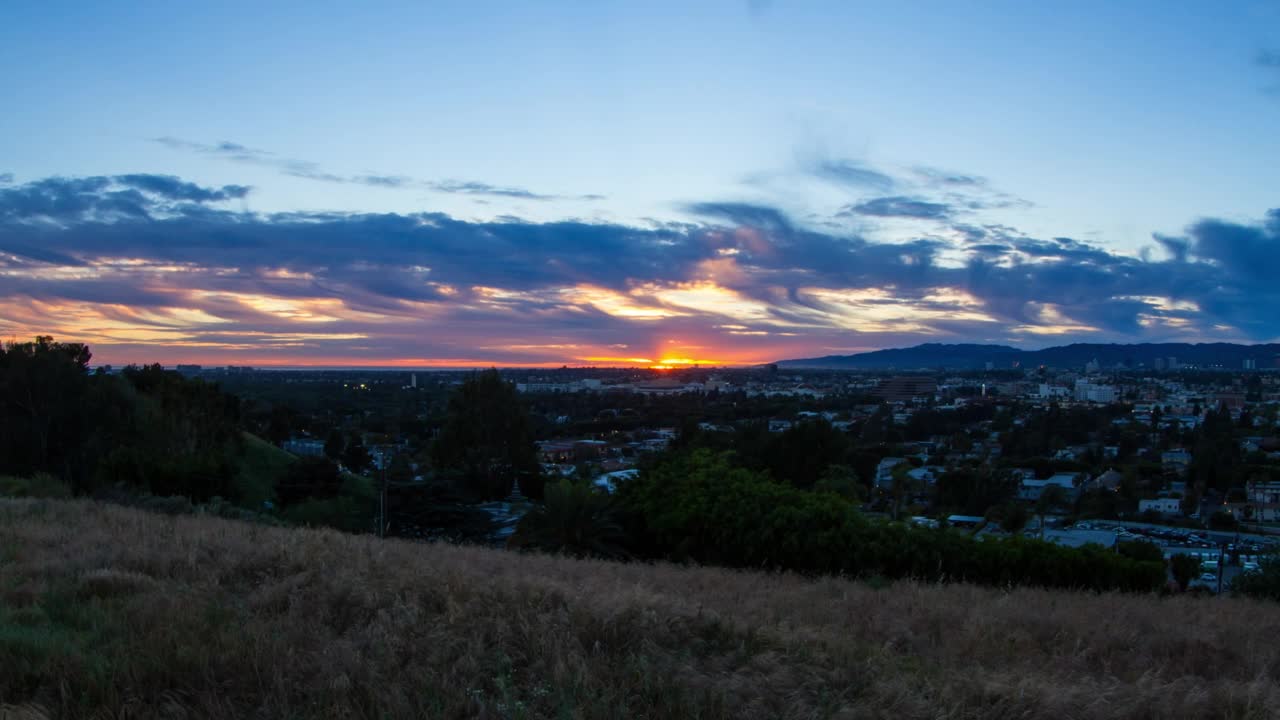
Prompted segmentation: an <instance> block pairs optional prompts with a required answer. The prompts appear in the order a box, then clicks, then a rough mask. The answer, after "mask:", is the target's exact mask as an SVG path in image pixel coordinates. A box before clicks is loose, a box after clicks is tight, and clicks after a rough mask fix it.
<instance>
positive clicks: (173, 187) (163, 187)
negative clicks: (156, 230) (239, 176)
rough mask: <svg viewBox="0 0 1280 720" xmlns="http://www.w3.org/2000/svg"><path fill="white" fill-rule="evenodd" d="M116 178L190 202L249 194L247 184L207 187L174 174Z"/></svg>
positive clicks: (217, 199) (128, 184)
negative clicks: (215, 187) (185, 180)
mask: <svg viewBox="0 0 1280 720" xmlns="http://www.w3.org/2000/svg"><path fill="white" fill-rule="evenodd" d="M114 180H115V181H116V182H118V183H120V184H121V185H126V186H129V187H133V188H137V189H138V190H142V191H143V192H149V193H154V194H156V195H159V196H161V197H164V198H167V199H169V200H186V201H188V202H197V203H205V202H220V201H223V200H233V199H240V198H243V197H245V196H246V195H248V194H249V189H250V188H249V187H248V186H246V185H223V186H222V187H221V188H217V189H214V188H205V187H200V186H199V185H196V184H195V183H189V182H184V181H182V180H181V179H179V178H176V177H174V176H172V175H137V174H135V175H117V176H116V177H115V178H114Z"/></svg>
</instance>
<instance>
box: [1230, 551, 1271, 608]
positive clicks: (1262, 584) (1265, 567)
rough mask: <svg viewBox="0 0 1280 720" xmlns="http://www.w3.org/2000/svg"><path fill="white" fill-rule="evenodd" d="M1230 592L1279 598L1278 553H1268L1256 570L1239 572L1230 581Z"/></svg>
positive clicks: (1266, 598)
mask: <svg viewBox="0 0 1280 720" xmlns="http://www.w3.org/2000/svg"><path fill="white" fill-rule="evenodd" d="M1231 592H1232V593H1234V594H1236V595H1244V596H1246V597H1254V598H1261V599H1265V600H1280V555H1268V556H1267V557H1264V558H1262V561H1261V562H1259V563H1258V569H1257V570H1250V571H1248V572H1243V573H1240V574H1239V575H1237V576H1236V578H1235V580H1233V581H1231Z"/></svg>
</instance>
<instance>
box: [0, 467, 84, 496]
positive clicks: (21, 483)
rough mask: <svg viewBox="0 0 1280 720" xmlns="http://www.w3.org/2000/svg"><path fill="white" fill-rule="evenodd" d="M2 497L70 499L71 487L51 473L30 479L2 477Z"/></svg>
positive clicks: (39, 474)
mask: <svg viewBox="0 0 1280 720" xmlns="http://www.w3.org/2000/svg"><path fill="white" fill-rule="evenodd" d="M0 495H9V496H11V497H29V498H69V497H71V486H70V485H68V484H67V483H65V482H63V481H62V480H59V479H58V478H56V477H54V476H53V475H50V474H49V473H36V474H34V475H32V476H31V477H29V478H18V477H10V476H0Z"/></svg>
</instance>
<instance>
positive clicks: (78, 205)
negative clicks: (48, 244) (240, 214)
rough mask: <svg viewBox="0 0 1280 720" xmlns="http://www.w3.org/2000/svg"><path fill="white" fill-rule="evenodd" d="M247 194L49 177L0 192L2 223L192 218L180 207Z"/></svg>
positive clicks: (146, 179)
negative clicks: (167, 215)
mask: <svg viewBox="0 0 1280 720" xmlns="http://www.w3.org/2000/svg"><path fill="white" fill-rule="evenodd" d="M249 190H250V188H248V187H247V186H244V185H224V186H222V187H221V188H206V187H201V186H199V185H196V184H194V183H189V182H184V181H182V180H180V179H179V178H176V177H173V176H171V175H147V174H132V175H115V176H109V177H108V176H96V177H86V178H62V177H52V178H46V179H44V180H39V181H36V182H32V183H27V184H25V185H18V186H14V187H6V188H3V189H0V220H15V221H48V222H88V221H104V222H105V221H114V220H123V219H134V220H151V219H152V218H153V216H155V215H163V214H165V213H168V212H177V211H179V210H181V211H184V212H195V211H194V209H191V208H186V209H184V208H182V207H181V205H182V204H189V203H195V204H204V203H216V202H223V201H226V200H232V199H239V198H243V197H245V196H246V195H248V193H249Z"/></svg>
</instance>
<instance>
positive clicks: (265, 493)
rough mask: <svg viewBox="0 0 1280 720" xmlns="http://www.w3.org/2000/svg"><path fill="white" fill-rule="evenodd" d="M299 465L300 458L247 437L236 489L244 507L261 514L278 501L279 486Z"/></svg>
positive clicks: (247, 435) (258, 438)
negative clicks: (268, 503)
mask: <svg viewBox="0 0 1280 720" xmlns="http://www.w3.org/2000/svg"><path fill="white" fill-rule="evenodd" d="M296 461H297V458H295V457H294V456H293V455H290V454H289V453H287V452H285V451H284V450H281V449H280V448H278V447H276V446H275V445H272V444H271V443H269V442H267V441H266V440H263V439H262V438H260V437H258V436H256V435H251V434H249V433H244V445H243V451H242V453H241V456H240V468H239V472H237V473H236V479H235V484H236V489H237V490H238V491H239V492H240V497H241V503H240V504H241V505H243V506H244V507H247V508H251V509H253V510H261V509H262V503H263V502H264V501H266V500H271V499H272V498H273V497H274V495H275V487H276V483H277V482H279V480H280V478H282V477H283V476H284V474H285V471H286V470H288V469H289V466H290V465H292V464H293V463H294V462H296Z"/></svg>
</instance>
